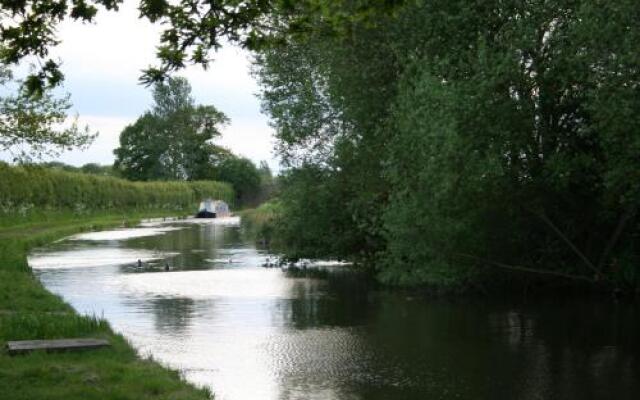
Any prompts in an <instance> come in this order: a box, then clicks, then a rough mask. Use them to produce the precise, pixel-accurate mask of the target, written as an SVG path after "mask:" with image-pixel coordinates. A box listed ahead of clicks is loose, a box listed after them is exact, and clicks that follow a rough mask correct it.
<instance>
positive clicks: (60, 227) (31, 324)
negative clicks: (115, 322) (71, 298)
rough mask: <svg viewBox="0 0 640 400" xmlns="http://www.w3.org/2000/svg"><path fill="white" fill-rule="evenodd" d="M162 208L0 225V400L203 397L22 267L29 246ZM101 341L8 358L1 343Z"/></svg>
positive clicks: (203, 393) (54, 215) (204, 395)
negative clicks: (102, 343)
mask: <svg viewBox="0 0 640 400" xmlns="http://www.w3.org/2000/svg"><path fill="white" fill-rule="evenodd" d="M167 213H168V211H166V210H165V211H147V212H142V213H141V212H138V213H125V214H118V215H113V214H106V213H96V214H89V215H84V216H77V215H74V214H65V213H52V214H50V215H48V216H47V217H46V218H28V219H25V220H22V221H19V222H20V223H18V224H14V225H11V226H9V225H8V224H6V223H5V224H2V223H1V222H0V346H2V349H1V350H0V399H13V400H18V399H60V400H63V399H64V400H75V399H83V400H84V399H132V400H133V399H136V400H144V399H176V400H178V399H184V400H188V399H208V398H210V397H212V396H211V393H210V392H209V391H208V390H205V389H199V388H196V387H194V386H192V385H190V384H188V383H186V382H185V381H184V380H183V379H182V378H181V376H180V374H179V373H178V372H177V371H172V370H169V369H167V368H165V367H163V366H161V365H159V364H158V363H156V362H154V361H152V360H145V359H141V358H140V357H139V356H138V355H137V354H136V352H135V350H134V349H133V348H132V347H131V346H130V345H129V343H127V341H126V340H125V339H124V338H123V337H122V336H121V335H117V334H115V333H114V332H113V331H112V330H111V328H110V327H109V324H108V323H107V322H106V321H104V320H101V319H99V318H96V317H90V316H80V315H78V314H76V313H75V312H74V310H73V309H72V308H71V307H70V306H69V305H68V304H66V303H65V302H64V301H63V300H62V299H61V298H60V297H58V296H56V295H54V294H52V293H50V292H48V291H47V290H46V289H45V288H44V287H43V286H42V285H41V284H40V282H39V281H38V280H37V279H36V278H35V277H34V276H33V275H32V273H31V270H30V268H29V267H28V265H27V259H26V255H27V252H28V251H29V249H31V248H33V247H35V246H38V245H42V244H45V243H48V242H51V241H54V240H57V239H60V238H62V237H64V236H67V235H70V234H73V233H77V232H81V231H89V230H97V229H103V228H108V227H115V226H122V225H133V224H135V223H136V222H137V221H139V220H140V219H141V218H145V217H152V216H154V217H158V216H165V215H167ZM69 337H97V338H106V339H108V340H109V341H110V342H111V343H112V346H111V347H109V348H105V349H100V350H90V351H85V352H62V353H60V352H58V353H45V352H33V353H30V354H26V355H19V356H9V355H8V354H7V352H6V350H5V347H6V346H5V344H6V342H7V341H9V340H30V339H57V338H69Z"/></svg>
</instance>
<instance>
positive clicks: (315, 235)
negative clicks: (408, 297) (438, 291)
mask: <svg viewBox="0 0 640 400" xmlns="http://www.w3.org/2000/svg"><path fill="white" fill-rule="evenodd" d="M362 4H365V8H366V5H367V4H374V2H332V3H331V4H329V3H328V2H326V3H325V6H326V7H324V8H321V9H319V10H316V11H313V10H310V9H305V10H306V11H311V12H309V13H308V14H307V20H306V23H307V25H306V26H307V27H311V29H308V30H306V31H305V32H304V33H302V34H299V35H293V36H292V35H291V34H290V31H288V30H287V29H286V28H285V29H283V30H282V32H285V33H284V34H282V35H281V36H279V37H278V34H275V38H274V41H273V42H272V43H273V47H270V48H265V49H262V50H261V51H260V55H259V56H258V58H257V64H258V67H257V68H258V71H257V72H258V76H259V77H260V79H261V82H262V85H263V95H262V96H263V104H264V108H265V110H266V111H267V112H269V113H270V114H271V116H272V120H273V123H274V125H275V127H276V132H277V136H278V149H279V152H280V154H281V155H282V156H283V157H284V159H285V160H286V161H289V164H290V165H291V166H292V167H293V170H291V171H290V172H289V173H288V174H289V176H291V177H296V178H295V179H294V178H290V179H288V180H285V182H286V184H285V186H284V188H283V191H282V193H281V195H280V197H281V201H280V204H281V213H282V215H283V218H285V219H286V221H287V222H290V221H294V223H292V224H290V225H288V226H285V225H283V228H282V229H281V230H280V233H281V234H283V235H284V236H286V238H287V240H286V241H284V243H285V244H286V245H288V246H290V249H289V251H290V252H291V253H292V254H295V255H296V256H301V255H315V256H318V255H323V254H322V253H324V255H333V256H335V255H337V254H340V253H342V254H351V257H357V256H358V255H359V254H361V252H363V251H364V252H365V253H366V254H368V255H369V257H368V258H369V259H371V260H373V261H374V262H375V264H374V265H375V268H376V270H377V271H378V273H379V276H380V278H382V279H383V280H385V281H387V282H390V283H398V284H433V285H437V286H450V287H456V286H467V285H479V284H482V283H484V282H487V283H489V284H496V283H497V282H511V280H512V279H514V278H515V277H517V278H521V279H526V280H535V279H537V278H545V277H547V278H561V279H571V280H574V281H582V282H591V283H592V284H594V285H602V286H603V287H612V286H613V287H615V286H618V287H619V286H622V287H624V286H625V285H626V286H629V287H633V286H636V287H637V286H638V285H640V270H638V268H637V263H638V260H640V253H639V252H638V249H637V246H635V245H634V244H633V243H635V240H634V238H636V237H637V235H638V234H639V232H640V221H639V219H638V216H637V210H638V208H639V207H640V198H639V197H638V195H639V190H638V188H639V186H638V184H637V182H639V180H638V179H635V177H636V176H637V173H638V172H637V171H640V164H639V162H638V158H637V149H638V147H637V142H638V140H637V139H638V135H637V134H636V133H637V130H638V118H637V115H636V114H637V113H635V112H634V111H633V110H635V109H637V106H638V103H637V99H638V98H639V97H638V96H637V90H638V87H639V86H640V84H639V83H638V68H637V65H638V58H637V51H635V50H634V46H635V45H634V43H637V41H638V39H639V36H638V35H639V32H640V31H639V30H638V28H637V24H634V23H633V18H634V16H637V12H638V6H637V2H633V1H622V2H616V4H615V5H608V4H607V5H605V4H604V3H602V2H587V1H578V2H570V3H568V2H565V1H548V2H516V1H513V2H511V1H507V2H497V1H496V2H489V3H486V2H474V1H472V2H469V1H462V0H460V1H451V0H446V1H445V0H433V1H429V2H416V3H413V2H411V3H410V2H406V3H404V4H399V5H398V7H394V13H392V14H390V13H388V12H387V11H388V10H385V9H384V8H377V7H375V6H373V7H371V8H370V9H368V12H367V13H368V15H369V16H368V17H366V18H360V17H357V15H362V13H361V11H362V10H361V9H360V5H362ZM367 13H365V14H367ZM327 14H330V16H329V17H327ZM604 14H606V15H607V18H602V15H604ZM294 20H295V19H287V18H282V19H279V20H278V21H279V22H280V23H282V24H285V25H286V24H291V23H292V21H294ZM634 132H635V133H634ZM634 154H635V155H634ZM311 171H313V173H311ZM303 177H304V178H303ZM325 190H326V192H324V191H325ZM316 193H324V194H323V196H319V197H321V198H322V201H314V199H316V197H313V196H314V194H316ZM334 199H338V201H339V204H340V206H339V207H327V206H326V205H327V204H335V203H334V202H333V200H334ZM335 213H339V215H341V216H343V217H344V218H333V216H334V215H335ZM305 217H306V218H318V219H319V220H318V221H316V223H315V224H314V226H313V228H309V229H307V231H306V232H305V233H304V234H299V235H296V234H294V232H295V231H296V230H298V231H300V232H302V231H301V230H302V229H303V223H302V221H305ZM345 219H346V220H348V221H350V224H349V226H348V228H347V227H345V225H344V224H343V222H342V221H343V220H345ZM295 221H298V222H300V223H299V224H298V223H296V222H295ZM314 221H315V220H314ZM289 227H291V229H293V230H292V231H289V230H287V229H288V228H289ZM329 237H331V238H332V240H334V241H337V242H340V243H351V244H357V245H352V246H347V248H346V249H343V250H342V251H338V250H337V249H336V246H335V244H333V243H332V242H330V241H328V240H326V238H329ZM349 249H350V250H349ZM513 272H521V273H522V272H524V273H525V274H521V275H512V274H511V273H513Z"/></svg>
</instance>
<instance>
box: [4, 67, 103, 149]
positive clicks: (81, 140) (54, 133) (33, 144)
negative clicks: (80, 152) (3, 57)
mask: <svg viewBox="0 0 640 400" xmlns="http://www.w3.org/2000/svg"><path fill="white" fill-rule="evenodd" d="M16 84H17V82H16V81H15V80H13V77H12V74H11V71H10V70H9V69H8V68H6V67H0V85H1V86H3V91H4V92H5V93H7V94H6V95H4V96H2V97H0V115H1V117H0V151H8V152H9V153H10V154H11V155H12V156H13V158H14V160H15V161H23V162H24V161H30V160H32V159H34V158H41V157H42V156H45V155H49V156H55V155H57V154H59V152H60V151H62V150H66V149H68V148H71V147H84V146H87V145H89V144H90V143H91V142H92V141H93V139H94V138H95V136H96V135H95V134H91V133H90V132H89V130H88V128H87V127H85V128H84V129H80V128H79V127H78V125H77V123H76V122H75V121H74V122H72V123H71V124H70V125H69V126H67V127H63V124H65V122H66V119H67V111H68V110H69V108H70V107H71V103H70V101H69V96H68V95H67V96H64V97H62V98H55V97H54V96H53V94H52V93H51V92H50V91H45V92H43V93H41V94H39V95H37V96H32V95H29V94H28V93H27V92H26V91H25V90H22V89H19V90H18V91H17V93H14V94H11V92H12V89H13V88H14V87H15V86H17V85H16Z"/></svg>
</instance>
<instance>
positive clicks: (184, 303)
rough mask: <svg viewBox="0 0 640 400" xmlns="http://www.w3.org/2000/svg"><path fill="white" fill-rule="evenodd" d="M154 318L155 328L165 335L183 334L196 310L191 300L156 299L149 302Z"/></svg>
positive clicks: (178, 298)
mask: <svg viewBox="0 0 640 400" xmlns="http://www.w3.org/2000/svg"><path fill="white" fill-rule="evenodd" d="M149 301H150V303H151V307H150V308H151V310H152V311H153V314H154V317H155V327H156V330H157V331H158V332H159V333H162V334H166V335H182V334H185V333H186V332H187V330H188V328H189V325H190V324H191V320H192V319H193V315H194V312H195V308H196V303H195V301H194V300H193V299H190V298H187V297H156V298H154V299H150V300H149Z"/></svg>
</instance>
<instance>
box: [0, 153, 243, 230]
mask: <svg viewBox="0 0 640 400" xmlns="http://www.w3.org/2000/svg"><path fill="white" fill-rule="evenodd" d="M0 182H1V184H0V218H2V217H16V216H20V215H22V216H28V214H29V213H32V212H41V211H45V212H46V211H71V212H76V213H83V212H95V211H115V212H118V211H143V210H161V209H162V210H175V211H189V212H191V211H195V209H196V207H197V205H198V203H199V202H200V201H201V200H202V199H203V198H206V197H213V198H216V199H223V200H225V201H227V202H231V203H232V202H233V199H234V192H233V189H232V188H231V186H230V185H229V184H227V183H221V182H215V181H194V182H129V181H126V180H124V179H118V178H114V177H106V176H98V175H91V174H84V173H77V172H68V171H63V170H60V169H52V168H46V167H42V166H28V165H27V166H10V165H8V164H5V163H1V162H0Z"/></svg>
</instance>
